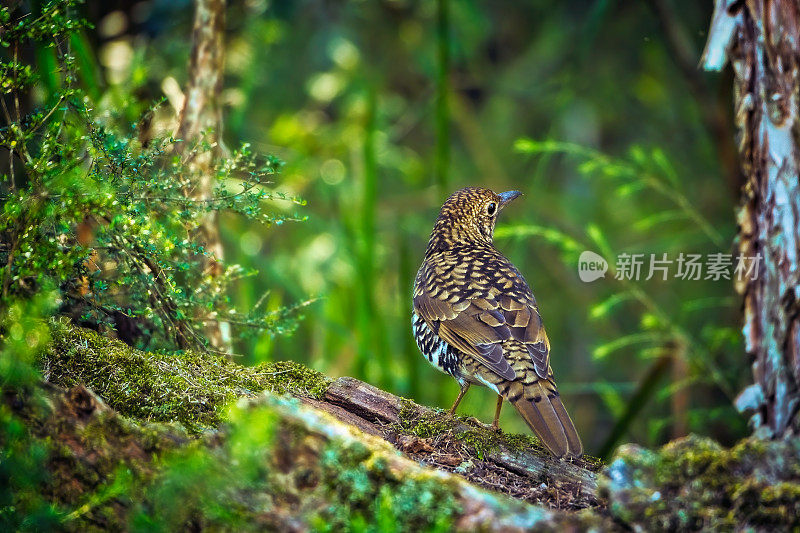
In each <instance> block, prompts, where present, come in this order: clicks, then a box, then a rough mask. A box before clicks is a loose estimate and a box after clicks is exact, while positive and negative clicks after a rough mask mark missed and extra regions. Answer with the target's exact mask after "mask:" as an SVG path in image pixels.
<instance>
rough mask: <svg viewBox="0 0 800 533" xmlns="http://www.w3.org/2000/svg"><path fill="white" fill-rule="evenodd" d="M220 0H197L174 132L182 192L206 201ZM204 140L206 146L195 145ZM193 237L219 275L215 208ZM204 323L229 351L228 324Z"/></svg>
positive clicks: (207, 268) (215, 133)
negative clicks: (184, 171) (184, 173)
mask: <svg viewBox="0 0 800 533" xmlns="http://www.w3.org/2000/svg"><path fill="white" fill-rule="evenodd" d="M224 32H225V0H196V2H195V15H194V26H193V28H192V55H191V58H190V63H189V81H188V84H187V87H186V91H185V98H184V103H183V109H182V110H181V114H180V120H179V124H178V131H177V136H178V139H180V140H181V141H182V143H181V144H180V145H179V146H180V152H181V156H182V158H183V162H184V164H185V167H186V169H187V171H188V173H187V175H188V176H189V178H188V179H187V183H186V186H185V192H186V195H187V197H189V198H191V199H193V200H208V199H209V198H211V197H212V195H213V193H214V169H213V166H214V159H215V157H216V156H217V155H219V153H220V140H221V137H222V109H221V106H220V101H219V100H220V92H221V90H222V78H223V67H224V61H225V43H224ZM199 142H207V143H208V144H209V146H210V147H211V149H210V150H203V149H199V148H198V147H197V145H198V143H199ZM197 236H198V237H199V239H200V240H201V241H202V242H203V243H204V244H205V248H206V250H207V252H208V253H209V254H210V255H209V256H207V257H206V258H205V259H204V261H202V263H201V265H202V268H203V272H204V274H205V275H208V276H211V277H212V278H213V277H216V276H218V275H220V274H221V265H220V262H219V261H221V260H222V258H223V249H222V240H221V238H220V233H219V226H218V221H217V213H216V212H214V211H210V212H208V213H207V214H205V215H204V216H203V217H202V219H201V220H199V221H198V227H197ZM207 318H209V319H211V320H210V321H209V322H208V323H207V325H206V331H205V334H206V337H207V338H208V340H209V341H210V342H211V345H212V346H213V347H215V348H216V349H218V350H221V351H226V352H230V350H231V346H230V333H229V325H228V324H227V323H225V322H219V321H217V320H215V318H216V317H215V316H211V317H207Z"/></svg>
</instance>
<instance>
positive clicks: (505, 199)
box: [497, 191, 522, 208]
mask: <svg viewBox="0 0 800 533" xmlns="http://www.w3.org/2000/svg"><path fill="white" fill-rule="evenodd" d="M497 196H499V197H500V207H501V208H502V207H505V206H507V205H508V204H509V203H511V201H512V200H514V199H515V198H519V197H520V196H522V193H521V192H519V191H506V192H501V193H500V194H498V195H497Z"/></svg>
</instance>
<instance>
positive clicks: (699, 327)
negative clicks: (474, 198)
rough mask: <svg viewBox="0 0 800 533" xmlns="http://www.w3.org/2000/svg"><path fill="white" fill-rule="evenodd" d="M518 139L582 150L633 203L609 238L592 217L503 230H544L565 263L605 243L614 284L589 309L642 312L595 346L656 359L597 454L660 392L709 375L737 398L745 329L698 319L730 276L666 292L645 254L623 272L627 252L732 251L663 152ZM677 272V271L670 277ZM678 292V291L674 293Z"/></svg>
mask: <svg viewBox="0 0 800 533" xmlns="http://www.w3.org/2000/svg"><path fill="white" fill-rule="evenodd" d="M515 148H516V150H517V151H518V152H520V153H523V154H528V155H531V156H537V157H540V158H545V157H549V156H552V155H565V156H568V157H570V158H572V159H576V160H577V161H578V164H577V169H578V172H579V173H580V174H581V175H582V176H584V177H585V178H586V179H588V180H593V181H595V184H596V186H597V187H602V188H605V189H608V190H611V191H613V197H614V198H615V201H616V202H619V204H620V205H623V204H625V205H627V206H629V207H628V209H625V210H620V212H618V213H616V214H615V218H616V220H613V221H612V222H611V223H609V224H608V228H613V227H615V226H620V227H627V228H629V231H628V232H627V233H626V234H616V235H617V236H616V239H615V240H616V242H613V241H612V240H611V238H609V237H607V231H608V229H606V230H601V229H600V227H599V226H598V225H597V224H596V223H589V224H587V225H586V227H585V230H584V232H583V235H575V236H571V235H567V234H565V233H562V232H559V231H557V230H551V229H547V228H538V227H535V226H534V227H529V226H521V227H516V226H510V227H504V228H501V229H500V230H499V231H498V233H500V234H501V235H503V236H518V235H528V234H532V235H539V236H542V237H544V238H545V239H546V240H547V241H548V242H549V243H551V244H553V245H554V246H556V247H558V248H559V249H560V250H561V252H562V254H563V258H564V262H565V265H566V266H567V267H568V268H574V266H575V265H576V264H577V262H578V254H579V253H580V252H581V251H583V250H597V251H599V252H600V254H601V255H602V256H603V257H605V258H606V259H607V260H608V262H609V270H608V272H607V273H606V275H605V280H606V285H610V287H609V288H608V289H607V290H606V291H605V292H604V294H598V296H597V299H596V300H595V301H593V302H591V304H590V305H588V306H587V313H586V314H587V317H586V318H587V319H588V320H590V321H592V322H595V323H600V324H602V323H608V322H609V321H610V320H612V319H613V318H614V317H615V315H622V314H623V313H633V314H635V315H638V320H637V321H636V322H635V323H632V324H630V325H629V326H628V328H629V331H623V332H619V331H616V332H615V333H614V335H613V336H612V337H610V338H608V339H602V342H601V343H599V344H598V345H597V346H595V347H594V349H593V353H592V355H593V357H594V358H595V359H596V360H605V359H606V358H614V357H616V356H619V355H621V354H625V352H630V351H633V352H634V353H637V354H638V357H639V358H640V359H641V360H642V361H646V362H648V363H649V366H650V368H649V369H648V372H646V373H645V376H644V377H643V378H642V380H641V382H640V385H639V389H638V390H637V392H636V394H635V395H634V396H633V397H632V398H631V399H630V401H629V402H628V403H627V404H625V405H624V406H622V407H621V408H620V409H619V410H618V412H617V417H618V418H617V425H616V426H615V427H614V428H613V429H612V431H611V433H610V435H609V437H608V439H607V440H606V442H605V443H604V445H603V448H602V450H601V452H600V454H601V455H603V456H605V455H607V454H608V453H610V452H611V451H612V450H613V446H614V445H615V444H616V443H617V441H618V440H619V439H620V438H622V436H623V435H624V434H625V432H626V431H627V430H628V429H629V427H630V425H631V424H632V423H633V422H634V420H635V419H636V417H637V416H638V415H639V414H640V412H641V409H642V407H643V406H644V405H645V404H646V403H647V402H648V401H649V400H651V399H653V398H656V397H659V398H662V399H663V398H666V397H669V396H670V395H673V394H680V393H681V391H682V390H683V389H686V388H688V387H689V386H691V385H695V384H698V383H704V384H710V385H713V386H714V387H715V388H717V389H718V390H719V391H721V392H722V393H723V394H724V395H726V396H727V397H728V398H729V399H731V400H732V399H733V396H734V392H733V391H735V390H737V386H736V383H737V382H738V380H740V379H741V376H740V375H739V373H738V366H737V365H736V364H735V360H736V359H734V358H732V356H731V352H733V353H737V352H738V350H737V349H736V348H735V347H736V346H737V345H738V342H739V336H738V333H737V332H736V331H734V330H733V329H732V328H730V326H728V325H727V324H725V323H717V322H699V321H698V320H697V318H696V317H697V313H698V312H701V311H707V310H710V309H714V308H718V307H725V306H730V305H731V304H732V299H731V298H730V297H725V296H724V295H725V294H726V293H729V292H730V290H731V289H730V286H729V285H728V283H723V284H722V286H721V287H720V283H719V282H718V281H717V282H713V281H709V280H708V279H703V278H702V277H701V279H698V280H691V281H685V282H683V284H682V285H683V286H681V284H680V282H677V281H673V280H670V282H671V285H672V286H671V289H672V290H671V291H669V292H665V291H664V290H663V285H664V283H665V282H664V281H663V280H660V279H659V275H658V274H657V275H656V276H655V277H654V278H653V281H650V280H649V279H646V278H648V272H647V268H646V264H647V263H645V266H643V267H642V270H641V275H640V276H638V277H637V278H636V279H629V278H628V277H626V276H625V275H617V274H618V272H617V267H618V265H617V264H615V263H616V258H617V257H618V254H619V253H622V252H625V253H629V254H631V253H641V254H642V257H650V254H651V253H653V252H654V251H657V252H658V253H657V254H655V255H656V256H657V257H659V258H660V257H661V256H662V254H667V255H668V256H669V257H670V259H672V260H673V261H674V259H675V258H676V257H678V255H679V254H681V253H691V252H700V253H701V252H705V253H710V252H712V251H713V252H724V251H726V249H725V248H724V242H725V240H724V239H723V237H722V236H721V234H720V232H719V231H718V230H717V229H716V228H714V227H713V225H712V224H711V223H710V222H709V221H708V220H707V219H706V216H705V215H704V214H703V213H702V212H701V210H700V208H698V207H697V206H695V205H694V204H693V203H692V202H691V201H690V200H689V198H688V196H687V194H686V192H685V186H684V185H683V184H682V182H681V181H680V179H679V178H678V176H677V171H676V170H675V167H674V165H673V163H672V162H671V161H670V159H669V158H668V157H667V155H666V154H665V153H664V151H663V150H661V149H659V148H654V149H651V150H646V149H644V148H642V147H639V146H634V147H632V148H631V149H630V150H629V153H628V156H627V157H626V158H613V157H610V156H608V155H606V154H603V153H601V152H599V151H597V150H594V149H590V148H587V147H583V146H580V145H577V144H574V143H565V142H556V141H549V140H548V141H534V140H531V139H528V138H521V139H518V140H517V142H516V143H515ZM581 241H582V242H581ZM673 268H674V265H673ZM674 274H675V273H674V271H673V272H671V274H670V277H672V276H674ZM648 282H649V283H648ZM659 282H660V283H659ZM659 285H660V286H659ZM676 295H680V296H679V297H678V298H676ZM698 295H699V296H698ZM631 330H632V331H631ZM670 361H671V364H672V365H678V364H679V363H681V362H686V363H688V369H689V373H688V375H686V376H682V377H681V378H680V379H681V381H679V382H673V383H666V384H663V381H664V380H663V375H664V373H665V371H666V369H667V368H668V365H669V364H670ZM723 369H725V370H723ZM732 370H733V371H732ZM684 394H687V393H684ZM607 401H608V402H609V403H614V402H616V397H615V396H614V395H613V394H612V395H611V396H609V397H608V399H607ZM728 407H729V411H728V413H729V415H730V416H735V415H733V409H732V407H731V406H730V404H729V406H728ZM706 414H708V413H706ZM717 416H719V413H717ZM668 423H669V421H668V420H664V419H656V420H653V421H651V431H659V429H660V428H663V427H664V426H665V425H666V424H668ZM739 424H741V420H740V421H739Z"/></svg>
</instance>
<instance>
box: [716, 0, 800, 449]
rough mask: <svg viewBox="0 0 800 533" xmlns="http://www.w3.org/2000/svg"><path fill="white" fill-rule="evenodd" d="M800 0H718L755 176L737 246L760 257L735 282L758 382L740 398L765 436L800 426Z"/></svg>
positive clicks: (749, 181)
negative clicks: (749, 272)
mask: <svg viewBox="0 0 800 533" xmlns="http://www.w3.org/2000/svg"><path fill="white" fill-rule="evenodd" d="M799 20H800V6H799V5H798V2H797V1H796V0H744V1H743V0H736V1H733V0H716V7H715V10H714V15H713V18H712V22H711V29H710V31H709V39H708V43H707V45H706V50H705V52H704V54H703V66H704V67H705V68H706V69H707V70H720V69H722V67H723V66H724V65H725V63H726V62H727V61H728V60H729V61H730V62H731V65H732V66H733V70H734V74H735V78H734V95H735V116H736V122H737V128H738V139H737V140H738V148H739V155H740V159H741V165H742V170H743V171H744V174H745V179H746V183H745V186H744V187H743V191H742V205H741V207H740V209H739V212H738V222H739V236H738V239H737V247H738V253H739V254H740V256H742V257H754V258H760V264H759V265H758V267H759V268H758V270H757V271H756V272H754V273H753V275H751V276H745V277H744V278H743V279H741V280H738V279H737V282H736V289H737V291H738V292H739V293H740V294H742V295H743V297H744V328H743V333H744V339H745V347H746V350H747V353H748V354H749V355H750V356H751V357H752V365H753V377H754V384H753V385H751V386H750V387H748V388H747V389H745V391H744V392H742V394H741V395H740V396H739V399H738V400H737V406H738V407H739V408H740V409H752V410H753V411H754V412H755V415H754V416H753V419H752V421H753V423H754V426H755V428H756V434H757V435H759V436H764V437H767V436H784V435H787V434H790V433H796V432H797V431H798V429H800V423H799V422H798V416H797V412H798V407H799V406H800V387H798V384H799V383H800V286H799V282H800V181H799V180H798V170H800V146H798V142H799V141H798V140H799V139H800V135H799V131H800V128H799V127H798V104H799V102H798V99H799V98H800V96H799V95H800V73H799V71H798V68H799V66H800V43H799V42H798V41H800V25H799V24H798V21H799Z"/></svg>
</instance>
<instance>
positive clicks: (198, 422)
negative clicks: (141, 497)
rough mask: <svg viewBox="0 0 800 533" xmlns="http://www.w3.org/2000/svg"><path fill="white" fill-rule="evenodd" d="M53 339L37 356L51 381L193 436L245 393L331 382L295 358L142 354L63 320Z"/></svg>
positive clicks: (314, 392)
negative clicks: (249, 362)
mask: <svg viewBox="0 0 800 533" xmlns="http://www.w3.org/2000/svg"><path fill="white" fill-rule="evenodd" d="M51 336H52V342H51V344H50V347H49V348H48V349H47V350H46V351H45V352H44V353H43V354H42V355H41V356H40V360H39V366H40V368H41V370H42V373H43V374H44V376H45V379H47V380H48V381H50V382H52V383H54V384H56V385H60V386H62V387H65V388H69V387H72V386H75V385H79V384H84V385H86V386H87V387H89V388H90V389H92V390H93V391H94V392H95V393H97V394H98V395H100V396H101V397H102V398H103V399H104V400H105V402H106V403H107V404H108V405H110V406H111V407H113V408H114V409H116V410H118V411H119V412H121V413H123V414H124V415H126V416H130V417H134V418H138V419H141V420H151V421H159V422H171V421H177V422H180V423H181V424H183V425H184V426H185V427H186V429H187V430H188V431H189V432H190V433H193V434H198V433H201V432H202V431H204V430H206V429H210V428H216V427H218V426H219V424H220V423H221V422H222V409H223V407H224V406H225V405H226V404H227V403H229V402H230V401H232V400H234V399H236V398H239V397H241V396H253V395H255V394H257V393H259V392H261V391H265V390H267V391H271V392H276V393H279V394H283V393H287V392H290V393H292V394H295V395H305V396H310V397H313V398H320V397H321V396H322V395H323V394H324V393H325V389H326V388H327V386H328V384H329V383H330V380H329V379H328V378H326V377H325V376H324V375H322V374H321V373H319V372H316V371H314V370H311V369H309V368H307V367H305V366H303V365H301V364H299V363H294V362H291V361H284V362H275V363H264V364H261V365H257V366H253V367H247V366H241V365H237V364H235V363H233V362H231V361H229V360H228V359H226V358H224V357H222V356H218V355H214V354H210V353H198V352H192V351H187V352H184V353H181V354H159V353H150V352H141V351H139V350H135V349H133V348H131V347H129V346H127V345H126V344H124V343H122V342H120V341H117V340H113V339H108V338H106V337H103V336H101V335H99V334H98V333H95V332H93V331H90V330H87V329H83V328H77V327H74V326H71V325H69V324H68V323H64V322H53V323H52V324H51Z"/></svg>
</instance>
